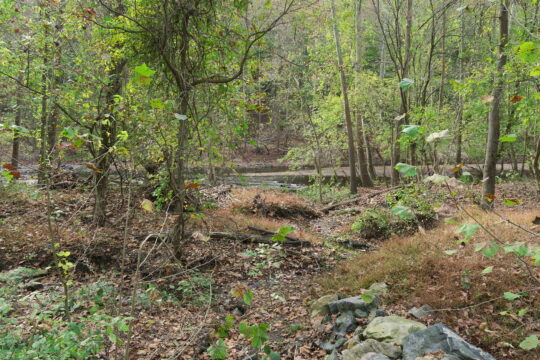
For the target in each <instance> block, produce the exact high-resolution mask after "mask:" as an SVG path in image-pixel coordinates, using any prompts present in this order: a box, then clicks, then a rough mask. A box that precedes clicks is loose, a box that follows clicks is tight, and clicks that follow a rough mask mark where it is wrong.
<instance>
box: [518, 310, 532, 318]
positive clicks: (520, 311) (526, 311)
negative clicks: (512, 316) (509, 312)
mask: <svg viewBox="0 0 540 360" xmlns="http://www.w3.org/2000/svg"><path fill="white" fill-rule="evenodd" d="M528 312H529V310H528V309H521V310H519V311H518V313H517V314H518V316H525V315H526V314H527V313H528Z"/></svg>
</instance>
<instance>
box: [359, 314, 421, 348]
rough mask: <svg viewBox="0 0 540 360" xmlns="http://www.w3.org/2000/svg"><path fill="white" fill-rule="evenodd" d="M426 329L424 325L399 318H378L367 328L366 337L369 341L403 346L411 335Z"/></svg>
mask: <svg viewBox="0 0 540 360" xmlns="http://www.w3.org/2000/svg"><path fill="white" fill-rule="evenodd" d="M425 328H426V326H425V325H424V324H422V323H419V322H417V321H413V320H408V319H405V318H402V317H399V316H385V317H376V318H375V319H373V320H372V321H371V322H370V323H369V324H368V326H367V327H366V328H365V330H364V336H365V337H366V338H368V339H375V340H379V341H384V342H389V343H392V344H397V345H402V344H403V342H404V340H405V338H406V337H407V336H409V334H412V333H414V332H417V331H419V330H423V329H425Z"/></svg>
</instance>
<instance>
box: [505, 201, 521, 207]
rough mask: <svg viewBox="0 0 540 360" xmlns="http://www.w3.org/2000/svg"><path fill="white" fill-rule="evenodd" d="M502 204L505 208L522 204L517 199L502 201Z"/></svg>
mask: <svg viewBox="0 0 540 360" xmlns="http://www.w3.org/2000/svg"><path fill="white" fill-rule="evenodd" d="M503 202H504V205H506V206H516V205H517V204H523V201H521V200H519V199H503Z"/></svg>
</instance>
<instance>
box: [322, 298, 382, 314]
mask: <svg viewBox="0 0 540 360" xmlns="http://www.w3.org/2000/svg"><path fill="white" fill-rule="evenodd" d="M379 303H380V300H379V297H378V296H374V297H373V301H372V302H370V303H367V302H365V301H364V300H362V299H360V298H359V297H350V298H346V299H341V300H337V301H332V302H330V303H328V309H329V311H330V313H332V314H337V313H345V312H347V311H352V312H354V311H356V310H361V311H363V312H366V313H369V312H371V310H374V309H376V308H377V306H378V305H379Z"/></svg>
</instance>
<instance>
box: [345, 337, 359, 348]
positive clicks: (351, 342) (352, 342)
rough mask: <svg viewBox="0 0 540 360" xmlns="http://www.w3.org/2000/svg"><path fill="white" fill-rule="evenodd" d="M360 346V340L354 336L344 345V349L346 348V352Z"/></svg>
mask: <svg viewBox="0 0 540 360" xmlns="http://www.w3.org/2000/svg"><path fill="white" fill-rule="evenodd" d="M358 344H360V340H359V339H358V337H356V336H354V337H352V338H350V339H349V340H347V341H346V342H345V344H343V347H344V348H345V350H349V349H352V348H353V347H355V346H356V345H358Z"/></svg>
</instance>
